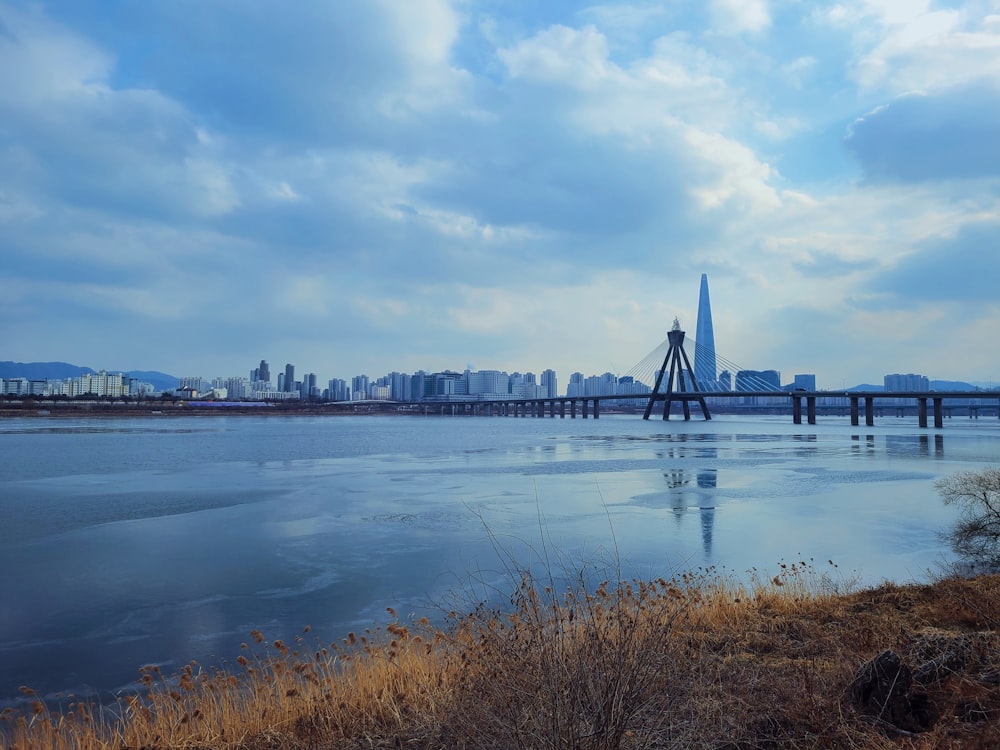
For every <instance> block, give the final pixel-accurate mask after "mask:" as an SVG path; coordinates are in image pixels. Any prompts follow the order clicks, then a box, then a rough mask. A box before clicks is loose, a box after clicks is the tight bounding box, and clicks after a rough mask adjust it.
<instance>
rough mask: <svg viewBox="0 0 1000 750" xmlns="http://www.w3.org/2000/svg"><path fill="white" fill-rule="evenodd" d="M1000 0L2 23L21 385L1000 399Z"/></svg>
mask: <svg viewBox="0 0 1000 750" xmlns="http://www.w3.org/2000/svg"><path fill="white" fill-rule="evenodd" d="M998 136H1000V0H977V1H969V2H959V1H958V0H951V1H948V0H942V1H939V2H930V1H929V0H842V1H841V2H825V1H824V0H810V1H809V2H806V0H697V1H692V2H685V1H682V0H672V1H670V2H630V3H608V4H598V5H587V4H586V3H584V2H567V1H565V0H545V2H538V0H531V1H530V2H529V1H528V0H328V1H324V2H319V1H317V0H298V1H297V2H294V3H286V2H277V1H276V0H275V1H274V2H269V1H267V0H143V2H133V1H131V0H63V1H61V2H46V1H45V0H41V1H36V2H24V1H22V0H0V316H2V317H0V320H2V323H0V359H7V360H15V361H53V360H57V361H66V362H71V363H74V364H78V365H84V366H90V367H94V368H95V369H102V368H103V369H108V370H119V369H121V370H132V369H144V370H160V371H164V372H168V373H170V374H173V375H176V376H189V375H202V376H205V377H208V378H212V377H217V376H223V377H228V376H232V375H249V371H250V369H251V368H253V367H256V366H257V364H258V363H259V361H260V360H261V359H266V360H268V362H269V363H270V364H271V370H272V372H277V371H278V370H279V369H282V368H283V367H284V365H285V363H293V364H294V365H295V366H296V372H297V373H303V372H315V373H316V374H317V375H318V377H319V380H320V382H321V383H324V384H325V382H326V380H328V379H330V378H334V377H338V378H345V379H349V378H351V377H352V376H354V375H357V374H368V375H370V376H372V377H377V376H380V375H383V374H385V373H387V372H389V371H393V370H397V371H402V372H413V371H416V370H421V369H422V370H427V371H429V372H430V371H438V370H444V369H453V370H462V369H464V368H466V367H467V366H471V367H472V368H473V369H500V370H506V371H508V372H513V371H521V372H524V371H531V372H536V373H538V372H540V371H542V370H544V369H546V368H552V369H555V370H556V371H557V372H558V374H559V380H560V385H561V388H564V387H565V383H566V382H567V381H568V379H569V374H570V373H571V372H574V371H580V372H583V373H584V374H587V375H589V374H599V373H603V372H605V371H609V372H614V373H620V374H625V372H627V371H628V370H629V369H630V368H631V367H632V366H633V365H635V364H636V363H638V362H639V361H640V360H642V359H643V358H644V357H645V356H646V355H647V354H648V353H649V352H650V350H652V349H654V348H655V347H656V346H657V345H658V344H659V343H660V342H661V341H663V339H664V338H665V337H666V332H667V331H668V330H669V328H670V326H671V323H672V322H673V319H674V317H675V316H676V317H677V318H678V319H679V320H680V322H681V325H682V327H684V328H686V329H687V330H689V331H690V332H691V334H690V335H693V332H694V328H695V318H696V314H697V305H698V289H699V281H700V278H701V274H702V273H706V274H708V278H709V284H710V288H711V299H712V310H713V315H714V322H715V343H716V349H717V351H718V353H719V354H720V355H721V356H722V357H724V358H725V359H726V360H728V361H731V362H734V363H738V364H739V365H740V366H741V367H744V368H748V369H777V370H779V371H780V372H781V375H782V382H789V381H791V380H792V376H793V375H794V374H796V373H815V374H816V375H817V383H818V386H819V387H820V388H841V387H843V386H845V385H846V386H850V385H853V384H859V383H875V384H880V383H881V382H882V377H883V375H885V374H887V373H896V372H902V373H908V372H915V373H920V374H924V375H927V376H928V377H931V378H932V379H933V378H938V379H962V380H969V381H977V382H984V383H987V382H989V383H998V384H1000V355H998V347H997V342H998V340H1000V286H998V281H1000V250H998V241H1000V137H998Z"/></svg>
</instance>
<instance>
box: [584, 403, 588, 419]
mask: <svg viewBox="0 0 1000 750" xmlns="http://www.w3.org/2000/svg"><path fill="white" fill-rule="evenodd" d="M583 418H584V419H586V418H587V399H584V400H583Z"/></svg>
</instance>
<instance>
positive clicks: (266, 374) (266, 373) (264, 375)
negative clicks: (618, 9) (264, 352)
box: [257, 359, 271, 383]
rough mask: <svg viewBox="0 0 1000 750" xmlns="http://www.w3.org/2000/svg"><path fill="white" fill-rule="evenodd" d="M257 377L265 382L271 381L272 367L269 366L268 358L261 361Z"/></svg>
mask: <svg viewBox="0 0 1000 750" xmlns="http://www.w3.org/2000/svg"><path fill="white" fill-rule="evenodd" d="M257 379H258V380H260V381H261V382H264V383H270V382H271V368H270V367H268V366H267V360H266V359H262V360H261V361H260V367H258V368H257Z"/></svg>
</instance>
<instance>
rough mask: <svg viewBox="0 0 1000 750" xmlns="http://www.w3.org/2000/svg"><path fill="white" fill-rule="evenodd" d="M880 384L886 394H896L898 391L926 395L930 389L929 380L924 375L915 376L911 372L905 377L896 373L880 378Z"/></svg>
mask: <svg viewBox="0 0 1000 750" xmlns="http://www.w3.org/2000/svg"><path fill="white" fill-rule="evenodd" d="M882 383H883V385H884V387H885V390H886V391H887V392H893V391H895V392H897V393H898V392H900V391H915V392H917V393H926V392H927V391H929V390H930V387H931V383H930V380H929V379H928V378H927V376H926V375H915V374H914V373H912V372H910V373H907V374H905V375H903V374H901V373H898V372H897V373H894V374H892V375H886V376H884V377H883V378H882Z"/></svg>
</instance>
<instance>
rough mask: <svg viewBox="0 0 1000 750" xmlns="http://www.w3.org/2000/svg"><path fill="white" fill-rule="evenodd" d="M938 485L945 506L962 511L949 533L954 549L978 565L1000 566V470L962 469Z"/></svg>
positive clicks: (991, 567)
mask: <svg viewBox="0 0 1000 750" xmlns="http://www.w3.org/2000/svg"><path fill="white" fill-rule="evenodd" d="M935 487H936V488H937V490H938V492H940V493H941V497H942V498H943V499H944V502H945V504H946V505H956V506H958V508H959V511H960V515H959V519H958V521H957V522H956V524H955V526H954V528H953V529H951V531H949V532H948V533H947V535H946V536H947V538H948V541H949V542H950V543H951V546H952V549H954V550H955V552H957V553H958V554H960V555H962V556H963V557H964V558H966V559H968V560H969V561H970V562H973V563H975V564H976V565H982V566H984V567H986V568H989V569H1000V469H993V468H990V469H984V470H983V471H962V472H959V473H957V474H953V475H951V476H949V477H945V478H943V479H939V480H938V481H937V482H935Z"/></svg>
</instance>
